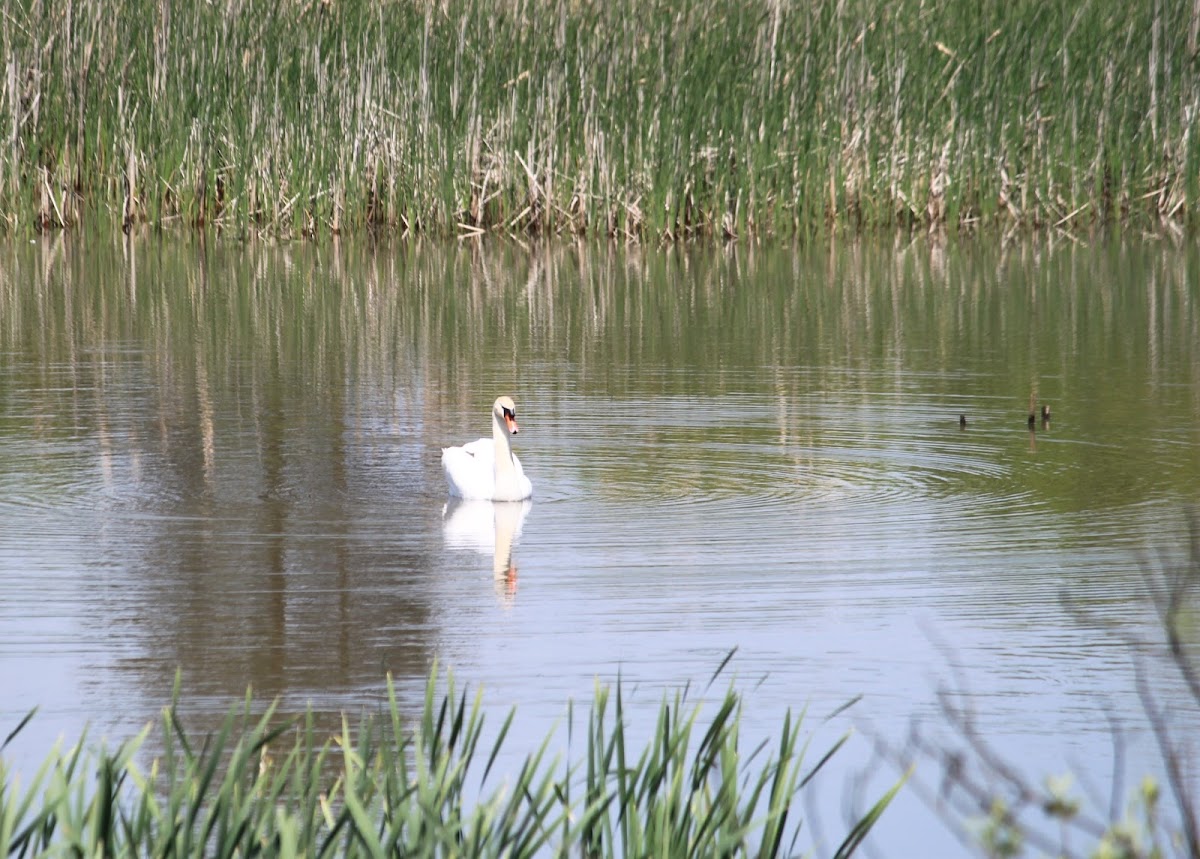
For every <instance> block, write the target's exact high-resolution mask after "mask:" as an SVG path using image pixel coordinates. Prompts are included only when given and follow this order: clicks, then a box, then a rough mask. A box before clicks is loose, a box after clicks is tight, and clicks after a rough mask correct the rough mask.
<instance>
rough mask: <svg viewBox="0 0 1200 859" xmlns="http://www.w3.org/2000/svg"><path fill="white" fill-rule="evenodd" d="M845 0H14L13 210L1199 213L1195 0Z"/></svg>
mask: <svg viewBox="0 0 1200 859" xmlns="http://www.w3.org/2000/svg"><path fill="white" fill-rule="evenodd" d="M828 5H829V4H821V5H820V6H819V7H812V8H810V7H807V6H805V7H793V6H790V5H787V4H786V3H784V2H782V0H761V2H755V3H751V4H742V3H736V2H733V0H697V2H695V3H692V4H690V5H687V6H685V7H683V8H676V6H677V4H673V3H670V2H666V0H660V2H652V3H650V4H637V3H634V2H632V0H618V2H616V3H612V4H588V3H581V2H579V0H530V2H520V0H506V2H504V3H503V4H501V5H499V6H495V5H492V4H487V3H484V2H483V0H446V2H444V3H440V4H434V3H396V4H393V5H386V6H385V5H366V6H364V5H358V4H351V3H346V2H337V0H326V2H310V3H308V4H306V5H298V6H278V7H266V6H263V5H261V4H241V3H237V2H229V3H224V4H198V5H196V6H194V7H193V6H187V7H185V8H178V9H167V8H166V7H164V6H162V5H161V4H159V3H157V2H155V0H129V2H119V0H99V2H97V3H94V4H84V5H81V6H78V7H76V6H74V5H73V4H72V5H69V6H67V7H65V8H62V9H58V10H55V11H54V12H53V13H46V12H45V10H43V9H42V7H41V5H40V3H39V2H37V0H19V2H18V4H17V6H16V7H15V8H14V10H13V13H12V15H11V16H10V18H9V19H8V21H7V23H6V24H5V25H4V26H0V49H2V51H3V53H4V55H5V56H8V57H10V58H11V60H10V61H9V62H8V64H7V66H6V68H5V69H4V70H3V71H4V80H3V82H0V235H10V236H25V235H32V234H36V233H46V232H54V231H58V230H76V229H81V228H82V229H103V228H105V227H107V226H111V227H113V228H115V229H119V230H124V231H126V232H128V231H134V230H140V229H146V228H149V229H153V230H161V231H175V230H181V231H182V230H199V231H202V232H207V231H211V230H221V231H223V232H232V233H234V234H235V235H238V236H251V235H260V236H270V237H288V238H319V237H323V236H331V235H352V234H358V235H365V234H372V233H374V234H387V235H393V236H409V235H425V236H431V237H441V238H471V237H473V236H480V235H495V234H500V235H513V236H518V237H539V236H582V237H584V238H588V239H603V238H610V239H617V240H621V241H637V242H642V243H662V242H666V243H671V242H677V241H683V240H688V239H695V238H701V239H716V240H745V239H763V238H781V239H799V240H805V239H814V238H818V237H820V236H824V235H829V234H848V233H849V234H868V233H873V232H893V233H894V232H899V233H904V232H913V233H916V232H929V231H933V232H938V231H944V232H947V233H978V232H990V231H996V232H998V233H1000V234H1004V233H1008V232H1011V231H1021V232H1026V231H1028V232H1034V231H1056V230H1057V231H1062V232H1066V233H1068V234H1074V233H1083V232H1089V231H1093V230H1097V229H1113V228H1116V229H1129V230H1142V231H1148V232H1156V233H1158V232H1161V233H1167V234H1176V235H1182V234H1185V233H1191V232H1192V231H1194V229H1195V227H1196V224H1197V220H1198V216H1200V129H1198V128H1197V127H1196V126H1197V123H1198V122H1200V47H1198V42H1200V7H1194V6H1193V7H1192V8H1184V6H1185V5H1187V4H1135V5H1134V7H1131V8H1124V7H1121V6H1118V5H1116V4H1108V3H1101V4H1091V5H1088V6H1086V7H1084V8H1082V9H1078V10H1070V9H1042V8H1040V7H1029V8H1020V7H1009V6H1001V7H998V8H992V9H973V8H969V7H965V6H963V5H962V4H954V3H951V2H949V0H936V2H934V3H932V4H930V3H921V2H920V0H902V2H900V3H886V2H883V0H862V2H858V3H846V4H836V6H832V7H830V8H826V6H828ZM1143 7H1144V8H1143Z"/></svg>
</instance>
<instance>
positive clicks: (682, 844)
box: [0, 670, 899, 857]
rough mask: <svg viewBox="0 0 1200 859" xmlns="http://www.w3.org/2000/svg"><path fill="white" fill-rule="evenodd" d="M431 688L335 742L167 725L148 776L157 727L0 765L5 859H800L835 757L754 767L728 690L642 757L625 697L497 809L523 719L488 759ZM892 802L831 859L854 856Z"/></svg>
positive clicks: (658, 732) (475, 710)
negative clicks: (17, 773) (11, 769)
mask: <svg viewBox="0 0 1200 859" xmlns="http://www.w3.org/2000/svg"><path fill="white" fill-rule="evenodd" d="M437 685H438V677H437V674H436V670H435V672H434V674H433V675H432V676H431V678H430V680H429V684H428V686H427V690H426V697H425V706H424V712H423V715H422V717H421V719H420V722H419V724H418V725H416V726H409V725H407V724H405V722H404V720H403V719H402V717H401V716H400V712H399V709H398V707H397V704H396V698H395V695H394V693H393V692H392V689H391V686H390V684H389V701H388V704H389V706H388V708H387V710H386V712H384V713H382V714H381V715H380V716H379V717H377V718H369V719H367V720H366V721H365V722H364V723H363V724H362V725H360V726H358V728H357V730H354V731H352V730H351V729H350V727H349V726H348V725H345V724H344V725H343V728H342V731H341V734H340V736H335V737H333V738H332V739H328V740H322V739H320V738H319V736H318V733H319V732H318V730H317V729H316V728H315V726H314V723H313V719H312V716H311V714H310V715H309V716H308V717H307V718H304V719H301V720H299V721H281V720H280V719H278V718H277V717H276V715H275V713H274V710H273V708H269V709H268V710H267V712H266V713H265V714H263V715H262V716H260V717H257V718H255V717H251V716H250V703H251V702H250V701H249V700H247V702H246V706H245V707H244V708H243V709H235V710H234V711H232V712H231V713H230V715H229V716H228V718H227V719H226V720H225V722H224V725H223V726H222V728H221V729H220V731H219V732H217V733H216V734H214V735H210V736H207V737H204V738H194V737H189V736H188V735H187V733H186V732H185V731H184V729H183V728H182V726H181V725H180V722H179V719H178V718H177V716H176V713H175V710H174V708H173V707H171V708H168V709H167V710H165V711H164V715H163V719H162V724H161V744H162V745H161V748H162V751H161V753H160V754H159V755H158V756H156V757H155V759H154V760H153V762H152V763H151V764H150V766H149V769H148V770H146V769H143V768H142V767H141V766H139V764H138V763H137V759H138V758H139V757H140V756H139V749H140V748H141V746H142V744H143V743H144V741H145V740H146V738H147V736H148V734H149V732H150V730H151V728H150V727H147V728H146V730H145V731H143V732H142V734H141V735H140V736H139V737H138V738H137V739H136V740H134V741H132V742H130V743H127V744H125V745H123V746H121V747H120V748H119V749H117V750H116V751H115V752H110V751H108V750H106V749H104V748H99V749H95V750H85V747H84V745H83V744H82V743H81V744H80V745H79V746H77V747H75V748H73V749H71V750H70V751H67V752H62V751H58V750H56V751H55V752H54V753H53V754H51V756H50V757H49V758H47V759H46V761H45V763H44V764H43V765H42V767H41V769H40V770H39V771H38V772H37V774H36V775H35V776H34V777H33V779H32V780H31V781H30V783H29V784H28V785H27V786H21V785H20V784H19V782H18V780H17V779H15V778H13V777H12V775H11V774H10V773H8V772H7V771H5V770H4V769H3V760H2V759H0V773H2V774H3V783H2V793H0V855H13V856H37V855H42V854H45V853H53V854H55V855H75V856H167V855H172V856H185V857H186V856H233V855H241V856H253V855H257V854H267V855H278V856H297V855H304V856H370V857H381V856H506V857H520V856H533V855H551V854H553V855H581V856H588V857H602V856H618V855H620V856H710V855H711V856H718V855H719V856H776V855H782V854H794V853H795V849H796V848H795V843H794V842H795V838H796V836H797V834H798V832H799V827H800V821H799V819H798V818H797V817H796V816H795V815H794V813H793V802H794V800H795V798H796V795H797V792H798V791H799V790H800V788H802V787H803V786H804V785H805V783H806V782H807V781H808V780H809V779H810V778H811V777H812V776H813V775H814V774H815V773H816V771H817V770H819V769H820V768H821V766H823V765H824V764H825V763H826V762H827V761H828V760H829V759H830V757H831V756H832V755H833V754H834V752H836V751H837V749H838V748H840V746H841V742H839V743H837V744H835V746H834V747H833V748H832V749H830V750H828V751H827V752H826V753H825V754H824V755H823V756H822V757H821V758H820V760H818V761H816V762H815V763H814V764H812V765H811V766H808V765H806V764H805V763H804V761H803V756H804V746H803V744H802V743H801V738H800V733H799V729H800V725H799V723H798V721H795V720H793V719H792V718H791V716H790V715H789V716H788V717H786V718H785V720H784V723H783V726H782V730H781V733H780V735H779V737H778V738H777V740H775V742H774V745H773V746H772V747H769V748H768V747H767V746H766V744H764V745H763V746H760V747H759V748H757V749H754V750H753V751H751V752H748V751H747V750H746V749H743V748H741V747H740V745H739V730H738V724H739V719H740V709H741V704H740V700H739V698H738V696H737V695H736V694H734V693H733V692H729V693H728V694H726V695H725V697H724V699H723V700H722V701H721V702H720V704H719V705H718V707H717V710H716V712H715V714H714V715H713V717H712V719H711V721H709V722H708V723H707V725H702V724H700V723H699V709H698V708H695V707H692V706H691V705H686V704H685V701H684V698H683V696H681V695H677V696H676V697H675V698H674V699H673V700H667V701H664V702H663V704H662V705H661V707H660V709H659V713H658V721H657V724H656V726H655V731H654V733H653V735H652V737H651V739H650V741H649V742H648V743H647V745H645V746H644V747H642V748H633V747H631V746H630V745H629V744H628V743H627V733H626V731H627V726H626V715H625V713H624V710H623V701H622V694H621V687H620V685H619V684H618V686H617V688H616V692H615V695H610V693H609V690H608V689H606V688H600V689H598V691H597V697H596V699H595V701H594V702H593V706H592V709H591V713H590V716H589V718H588V720H587V724H586V743H585V745H586V752H585V756H584V758H583V760H582V761H577V762H575V766H574V767H566V766H560V765H559V764H558V763H557V762H556V761H551V760H548V757H547V748H548V746H549V744H550V741H551V738H549V737H548V738H547V739H546V740H545V741H544V742H543V743H542V744H541V746H540V748H538V749H537V750H536V751H534V752H532V753H531V754H529V755H528V756H527V757H526V758H525V760H524V763H523V765H522V766H521V767H520V770H519V772H517V773H516V774H507V775H505V776H503V780H504V782H505V783H504V785H503V786H502V787H500V788H498V789H496V788H490V790H491V792H490V793H489V792H488V790H489V788H488V787H487V784H488V781H487V780H488V777H489V774H490V773H491V771H492V768H493V765H494V764H495V763H496V760H497V757H498V755H499V754H500V752H501V748H502V746H503V743H504V740H505V737H506V736H507V734H508V731H509V729H510V727H511V725H512V719H513V715H512V714H511V713H510V714H509V717H508V719H507V720H506V721H505V722H504V724H503V725H502V726H501V728H500V730H499V732H498V734H497V737H496V739H495V741H494V742H493V743H492V745H491V746H487V745H486V744H484V743H483V741H482V739H481V738H482V737H483V724H484V719H483V715H482V712H481V708H480V699H479V697H478V696H476V697H475V698H474V699H469V697H468V695H467V694H466V693H465V692H458V691H456V690H455V688H454V684H453V680H451V681H450V683H449V689H448V691H447V692H445V693H444V694H443V695H441V696H440V697H439V695H438V694H437V693H436V691H435V690H436V687H437ZM571 721H572V722H573V720H571ZM11 739H12V737H11V736H10V737H9V740H11ZM843 742H844V740H843ZM5 745H7V743H6V744H5ZM806 766H807V769H806ZM898 788H899V785H897V786H896V787H895V788H893V789H892V790H891V791H889V792H888V793H887V794H886V795H885V796H884V797H883V798H882V799H880V800H879V802H878V803H877V804H876V805H875V806H874V807H873V808H872V809H871V810H870V811H869V812H868V813H867V814H866V815H865V816H864V817H863V819H862V820H861V821H860V822H859V823H858V824H857V826H855V827H854V828H853V829H852V831H851V832H850V833H849V835H847V837H846V839H845V841H844V842H843V843H842V845H841V847H840V848H839V849H838V852H837V855H838V856H848V855H850V854H851V853H852V852H853V851H854V850H855V849H856V847H857V846H858V844H859V843H860V841H861V840H862V839H863V837H865V835H866V834H867V832H868V831H869V830H870V828H871V826H872V825H873V824H874V823H875V821H876V820H877V819H878V817H879V815H880V814H881V813H882V812H883V810H884V808H885V807H886V806H887V804H888V803H889V802H890V800H891V798H892V796H893V795H894V794H895V792H896V790H897V789H898Z"/></svg>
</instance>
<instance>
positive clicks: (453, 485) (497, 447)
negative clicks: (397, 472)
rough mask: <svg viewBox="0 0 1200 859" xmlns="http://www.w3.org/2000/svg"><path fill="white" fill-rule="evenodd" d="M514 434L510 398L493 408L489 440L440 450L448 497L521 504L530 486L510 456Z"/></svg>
mask: <svg viewBox="0 0 1200 859" xmlns="http://www.w3.org/2000/svg"><path fill="white" fill-rule="evenodd" d="M516 434H517V407H516V405H515V404H514V403H513V401H512V398H511V397H500V398H499V399H497V400H496V402H495V403H493V404H492V437H491V439H486V438H481V439H479V440H478V441H473V442H470V443H469V444H464V445H463V446H462V447H444V448H442V468H443V470H445V472H446V483H447V484H448V485H449V486H450V494H451V495H456V496H458V497H459V498H478V499H482V500H484V501H524V500H525V499H526V498H529V497H530V496H531V495H533V484H531V483H530V482H529V478H528V477H526V476H525V472H524V471H522V470H521V461H520V460H519V459H517V457H516V454H514V453H513V452H512V444H511V443H510V441H509V436H510V435H516Z"/></svg>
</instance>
